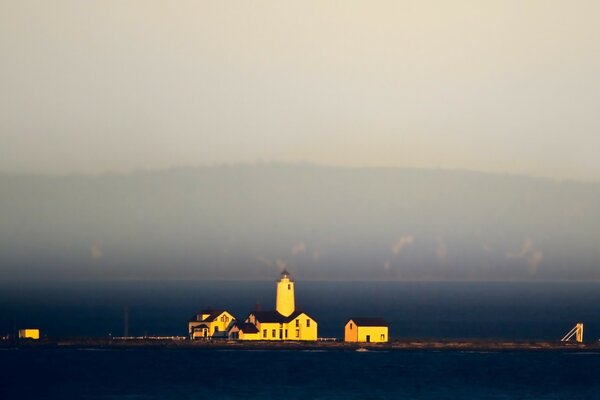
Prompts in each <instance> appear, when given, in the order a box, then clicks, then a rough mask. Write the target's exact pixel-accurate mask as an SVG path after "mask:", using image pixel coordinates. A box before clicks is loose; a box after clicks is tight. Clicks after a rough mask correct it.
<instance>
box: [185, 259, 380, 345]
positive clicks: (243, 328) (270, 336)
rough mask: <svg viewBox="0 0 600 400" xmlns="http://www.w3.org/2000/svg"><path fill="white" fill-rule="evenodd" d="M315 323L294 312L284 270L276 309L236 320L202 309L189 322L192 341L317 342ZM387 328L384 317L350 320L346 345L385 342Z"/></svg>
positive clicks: (223, 312) (221, 312)
mask: <svg viewBox="0 0 600 400" xmlns="http://www.w3.org/2000/svg"><path fill="white" fill-rule="evenodd" d="M317 329H318V324H317V321H316V320H315V319H314V318H313V317H311V316H310V315H309V314H308V313H306V312H305V311H300V310H297V309H296V305H295V300H294V281H293V280H292V279H291V278H290V274H289V272H287V271H285V270H284V271H283V272H282V273H281V276H280V278H279V280H278V281H277V293H276V300H275V310H270V311H252V312H250V313H249V314H248V316H247V317H246V318H245V319H244V320H243V321H239V320H237V319H236V318H235V317H234V316H233V314H231V313H230V312H229V311H227V310H212V309H209V310H202V311H200V312H198V313H197V314H196V315H194V316H193V317H192V318H191V319H190V321H189V322H188V333H189V336H190V338H191V339H205V340H207V339H229V340H269V341H283V340H302V341H310V340H313V341H314V340H317V339H318V334H317V332H318V331H317ZM388 339H389V336H388V325H387V323H386V322H385V320H384V319H383V318H364V317H361V318H351V319H350V320H349V321H348V322H347V323H346V325H345V329H344V340H345V341H347V342H372V343H378V342H387V341H388Z"/></svg>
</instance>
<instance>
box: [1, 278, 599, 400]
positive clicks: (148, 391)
mask: <svg viewBox="0 0 600 400" xmlns="http://www.w3.org/2000/svg"><path fill="white" fill-rule="evenodd" d="M296 291H297V301H298V303H299V305H300V306H301V307H303V308H304V309H306V310H307V311H309V312H310V313H311V314H313V315H314V317H315V318H316V319H317V320H318V322H319V333H320V336H322V337H340V336H341V335H342V327H343V324H344V322H345V320H346V318H348V317H350V316H353V315H365V316H383V317H385V318H386V319H387V320H388V322H389V324H390V329H391V335H392V336H393V337H397V338H506V339H523V340H525V339H548V340H556V339H559V338H560V337H561V336H562V334H564V333H565V332H566V331H567V330H569V329H570V328H571V327H572V326H573V325H574V324H575V322H578V321H582V322H584V323H585V327H586V333H585V334H586V341H596V340H598V337H599V336H600V307H599V305H600V285H598V284H597V283H569V284H565V283H560V284H559V283H535V284H534V283H510V284H507V283H391V282H388V283H382V282H378V283H373V282H361V283H357V282H352V283H348V282H344V283H331V282H327V283H324V282H319V283H317V282H297V286H296ZM274 294H275V283H274V282H102V283H86V282H70V283H66V282H61V283H57V282H55V283H48V282H46V283H38V284H32V283H27V284H25V283H14V282H13V283H2V284H0V332H4V333H10V332H11V331H12V330H13V329H14V327H24V326H31V327H39V328H41V330H42V334H43V335H47V336H49V337H56V336H106V335H108V334H109V333H111V334H113V335H119V334H122V332H123V309H124V308H127V309H128V314H129V329H130V333H131V334H133V335H143V334H149V335H184V334H185V332H186V321H187V319H188V318H189V317H190V316H191V315H192V314H193V313H194V311H195V310H197V309H199V308H203V307H207V306H213V307H220V308H227V309H230V310H231V311H232V312H233V313H234V314H235V315H236V316H237V317H238V318H243V317H244V316H245V314H246V313H247V312H248V311H250V310H252V309H253V308H254V307H255V304H256V303H259V304H260V306H261V307H262V308H263V309H269V308H272V306H273V303H274ZM234 398H235V399H265V398H274V399H353V398H354V399H600V353H598V352H569V353H565V352H560V351H549V352H459V351H442V352H434V351H399V352H374V351H372V352H364V353H360V352H354V351H285V350H276V351H240V350H236V351H224V350H207V349H177V350H175V349H169V350H161V349H140V350H118V349H108V350H95V349H87V350H86V349H81V350H74V349H62V350H53V349H37V350H36V349H19V350H14V349H12V350H11V349H6V350H0V399H3V400H4V399H234Z"/></svg>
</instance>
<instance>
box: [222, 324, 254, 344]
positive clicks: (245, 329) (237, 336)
mask: <svg viewBox="0 0 600 400" xmlns="http://www.w3.org/2000/svg"><path fill="white" fill-rule="evenodd" d="M229 338H230V339H234V340H260V334H259V332H258V329H257V328H256V326H254V325H253V324H250V323H246V322H242V323H239V322H236V323H235V324H233V326H232V327H231V329H230V330H229Z"/></svg>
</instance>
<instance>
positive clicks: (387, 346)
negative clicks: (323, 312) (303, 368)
mask: <svg viewBox="0 0 600 400" xmlns="http://www.w3.org/2000/svg"><path fill="white" fill-rule="evenodd" d="M0 348H39V349H47V348H54V349H56V348H72V349H77V348H86V349H90V348H92V349H144V348H149V349H152V348H153V349H157V348H165V349H227V350H236V349H238V350H323V351H356V350H359V349H361V350H362V349H364V350H369V351H410V350H431V351H444V350H449V351H452V350H454V351H600V342H594V343H575V342H568V343H566V342H559V341H555V342H552V341H505V340H472V339H471V340H434V339H432V340H394V341H391V342H388V343H346V342H341V341H317V342H294V341H283V342H279V341H277V342H269V341H246V342H242V341H227V340H222V341H221V340H212V341H201V340H194V341H192V340H188V339H181V338H173V339H164V338H160V339H156V338H135V339H114V338H113V339H110V338H106V339H102V338H99V339H98V338H70V339H43V340H25V341H17V342H13V341H2V342H0Z"/></svg>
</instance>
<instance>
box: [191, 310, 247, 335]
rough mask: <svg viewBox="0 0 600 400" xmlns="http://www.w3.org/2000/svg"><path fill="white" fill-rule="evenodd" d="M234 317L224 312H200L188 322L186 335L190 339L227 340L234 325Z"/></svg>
mask: <svg viewBox="0 0 600 400" xmlns="http://www.w3.org/2000/svg"><path fill="white" fill-rule="evenodd" d="M235 322H236V319H235V317H234V316H233V315H232V314H231V313H229V312H228V311H225V310H212V309H207V310H202V311H200V312H198V313H197V314H196V315H194V316H193V317H192V318H191V319H190V320H189V322H188V334H189V336H190V338H191V339H213V338H214V339H217V338H227V337H228V332H229V330H230V329H231V327H232V326H233V325H234V324H235Z"/></svg>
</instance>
